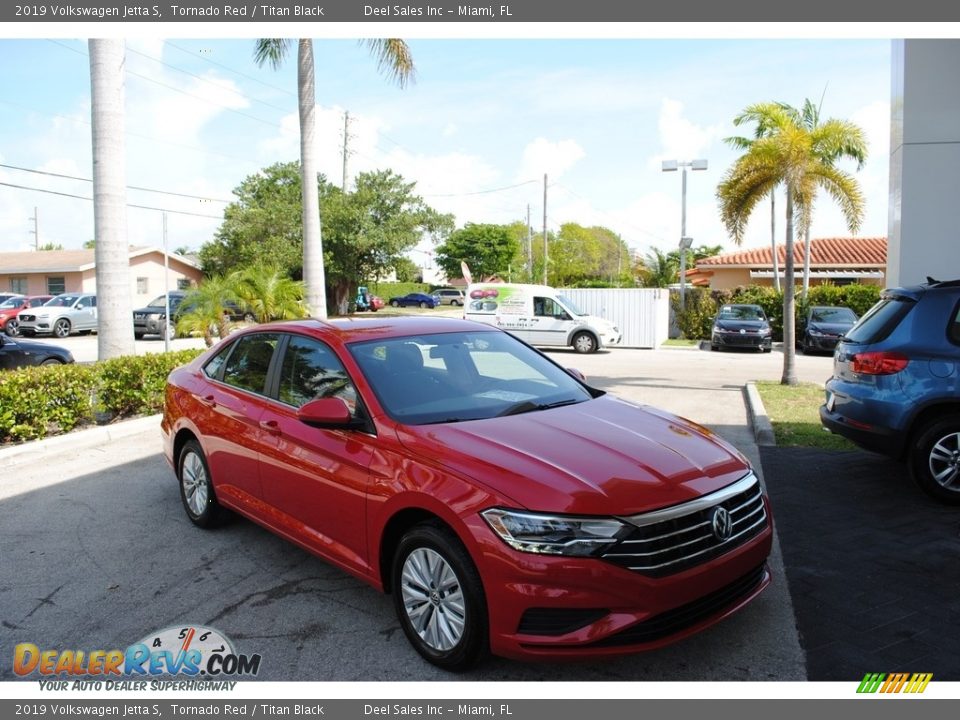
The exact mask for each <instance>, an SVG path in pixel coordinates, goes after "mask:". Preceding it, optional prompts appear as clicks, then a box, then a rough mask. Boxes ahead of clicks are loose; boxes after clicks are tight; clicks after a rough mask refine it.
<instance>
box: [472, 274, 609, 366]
mask: <svg viewBox="0 0 960 720" xmlns="http://www.w3.org/2000/svg"><path fill="white" fill-rule="evenodd" d="M463 317H464V318H466V319H467V320H476V321H477V322H482V323H487V324H488V325H496V326H497V327H499V328H502V329H504V330H506V331H507V332H509V333H511V334H512V335H516V336H517V337H518V338H520V339H521V340H523V341H525V342H527V343H529V344H531V345H539V346H543V347H566V346H569V347H572V348H573V349H574V350H576V351H577V352H581V353H591V352H595V351H596V350H598V349H599V348H601V347H608V346H610V345H617V344H619V342H620V339H621V336H620V330H619V329H617V327H616V326H614V324H613V323H612V322H610V321H609V320H604V319H603V318H599V317H595V316H593V315H587V314H586V313H584V312H583V311H581V310H580V309H579V308H578V307H577V306H576V305H575V304H573V302H571V301H570V300H569V299H568V298H565V297H564V296H563V295H561V294H559V293H558V292H557V291H556V290H554V289H553V288H552V287H547V286H546V285H514V284H509V283H477V284H473V285H470V286H469V287H468V288H467V298H466V305H465V306H464V312H463Z"/></svg>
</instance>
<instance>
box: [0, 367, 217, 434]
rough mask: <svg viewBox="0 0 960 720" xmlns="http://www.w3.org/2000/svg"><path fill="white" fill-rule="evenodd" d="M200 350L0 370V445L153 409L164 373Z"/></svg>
mask: <svg viewBox="0 0 960 720" xmlns="http://www.w3.org/2000/svg"><path fill="white" fill-rule="evenodd" d="M200 352H201V351H200V350H180V351H177V352H171V353H157V354H150V355H142V356H136V357H134V356H130V357H121V358H114V359H112V360H107V361H105V362H101V363H94V364H92V365H79V364H73V365H51V366H43V367H30V368H22V369H20V370H15V371H11V372H5V373H2V374H0V443H10V442H22V441H24V440H35V439H38V438H42V437H46V436H47V435H57V434H60V433H65V432H69V431H71V430H73V429H75V428H78V427H82V426H83V425H90V424H92V423H94V422H96V421H97V419H98V418H104V417H106V418H107V419H111V420H112V419H120V418H125V417H131V416H134V415H146V414H150V413H155V412H158V411H160V409H162V407H163V392H164V387H165V386H166V379H167V375H169V374H170V371H171V370H173V369H174V368H176V367H179V366H180V365H183V364H185V363H187V362H189V361H190V360H192V359H193V358H195V357H196V356H197V355H199V354H200Z"/></svg>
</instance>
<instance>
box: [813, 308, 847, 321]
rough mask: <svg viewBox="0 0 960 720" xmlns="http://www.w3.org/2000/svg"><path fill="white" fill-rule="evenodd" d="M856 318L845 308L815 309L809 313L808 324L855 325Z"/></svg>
mask: <svg viewBox="0 0 960 720" xmlns="http://www.w3.org/2000/svg"><path fill="white" fill-rule="evenodd" d="M856 321H857V316H856V315H854V313H853V310H851V309H850V308H845V307H816V308H813V309H812V310H811V311H810V322H821V323H855V322H856Z"/></svg>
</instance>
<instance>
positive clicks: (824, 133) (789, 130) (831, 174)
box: [717, 103, 864, 385]
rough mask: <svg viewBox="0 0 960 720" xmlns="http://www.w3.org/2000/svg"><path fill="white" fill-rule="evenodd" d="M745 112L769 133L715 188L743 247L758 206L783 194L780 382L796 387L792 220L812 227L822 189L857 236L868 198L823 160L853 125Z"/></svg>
mask: <svg viewBox="0 0 960 720" xmlns="http://www.w3.org/2000/svg"><path fill="white" fill-rule="evenodd" d="M745 112H746V113H751V114H753V115H754V116H756V117H758V118H763V123H764V124H765V127H767V128H770V130H769V132H768V133H767V134H765V136H764V137H760V138H758V139H756V140H754V141H753V143H751V145H750V147H749V149H748V150H747V152H746V153H745V154H744V155H742V156H741V157H740V158H739V159H738V160H737V161H736V162H735V163H734V164H733V166H732V167H731V168H730V169H729V170H727V172H726V173H725V174H724V177H723V179H722V180H721V182H720V185H719V186H718V188H717V199H718V200H719V202H720V212H721V217H722V219H723V222H724V225H725V226H726V228H727V232H729V233H730V236H731V237H732V238H733V240H734V242H735V243H736V244H738V245H739V244H740V243H741V242H742V241H743V235H744V233H745V231H746V227H747V222H748V220H749V219H750V215H751V213H752V212H753V210H754V209H755V208H756V206H757V204H758V203H759V202H760V201H761V200H762V199H763V198H765V197H766V196H767V195H768V194H769V193H770V191H771V190H773V188H775V187H777V186H778V185H783V187H784V189H785V192H786V206H787V207H786V240H785V245H786V262H785V272H784V275H785V287H784V291H783V376H782V378H781V381H780V382H781V383H782V384H784V385H795V384H796V383H797V374H796V367H795V364H796V350H795V348H794V341H795V336H796V332H795V323H796V318H795V317H794V304H795V288H794V257H793V255H794V247H793V238H794V220H795V217H794V216H795V214H796V219H797V220H799V223H800V229H801V230H805V229H806V227H807V226H809V224H810V217H811V213H812V203H813V198H814V196H815V195H816V192H817V190H818V189H823V190H825V191H826V192H827V193H828V194H829V195H830V196H831V197H832V198H833V199H834V201H836V203H837V204H838V205H839V206H840V210H841V212H842V213H843V215H844V218H845V220H846V222H847V226H848V228H849V229H850V231H851V232H856V230H857V229H858V228H859V227H860V223H861V221H862V219H863V208H864V199H863V194H862V193H861V191H860V186H859V184H858V183H857V181H856V179H855V178H854V177H853V176H852V175H850V174H848V173H846V172H843V171H842V170H839V169H837V168H836V167H835V166H834V165H833V164H832V162H829V161H828V160H826V159H825V158H828V157H833V156H834V154H833V153H834V152H835V149H836V148H838V147H843V146H845V145H846V144H847V143H848V142H849V140H850V138H849V136H848V132H847V131H848V129H849V123H843V122H841V121H834V120H828V121H827V122H824V123H822V124H818V125H817V126H816V127H813V128H808V127H806V126H805V125H804V124H803V122H802V121H801V120H800V118H798V116H797V114H796V113H795V112H793V113H792V112H790V111H788V110H785V109H784V108H783V106H781V105H779V104H777V103H761V104H758V105H753V106H751V107H749V108H747V110H746V111H745Z"/></svg>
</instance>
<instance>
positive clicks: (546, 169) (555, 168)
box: [516, 137, 586, 182]
mask: <svg viewBox="0 0 960 720" xmlns="http://www.w3.org/2000/svg"><path fill="white" fill-rule="evenodd" d="M585 155H586V153H585V152H584V151H583V148H581V147H580V145H578V144H577V142H576V140H560V141H559V142H551V141H550V140H547V139H546V138H542V137H538V138H537V139H536V140H534V141H533V142H531V143H529V144H528V145H527V146H526V147H525V148H524V149H523V155H522V156H521V158H520V168H519V170H518V171H517V176H516V177H517V180H518V181H519V182H523V181H525V180H530V179H532V178H540V177H543V174H544V173H546V174H547V175H548V176H549V180H550V181H553V180H558V179H560V178H561V177H563V175H564V173H566V172H567V171H568V170H570V169H571V168H572V167H573V166H574V165H576V164H577V162H578V161H580V160H581V159H582V158H583V157H585Z"/></svg>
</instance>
